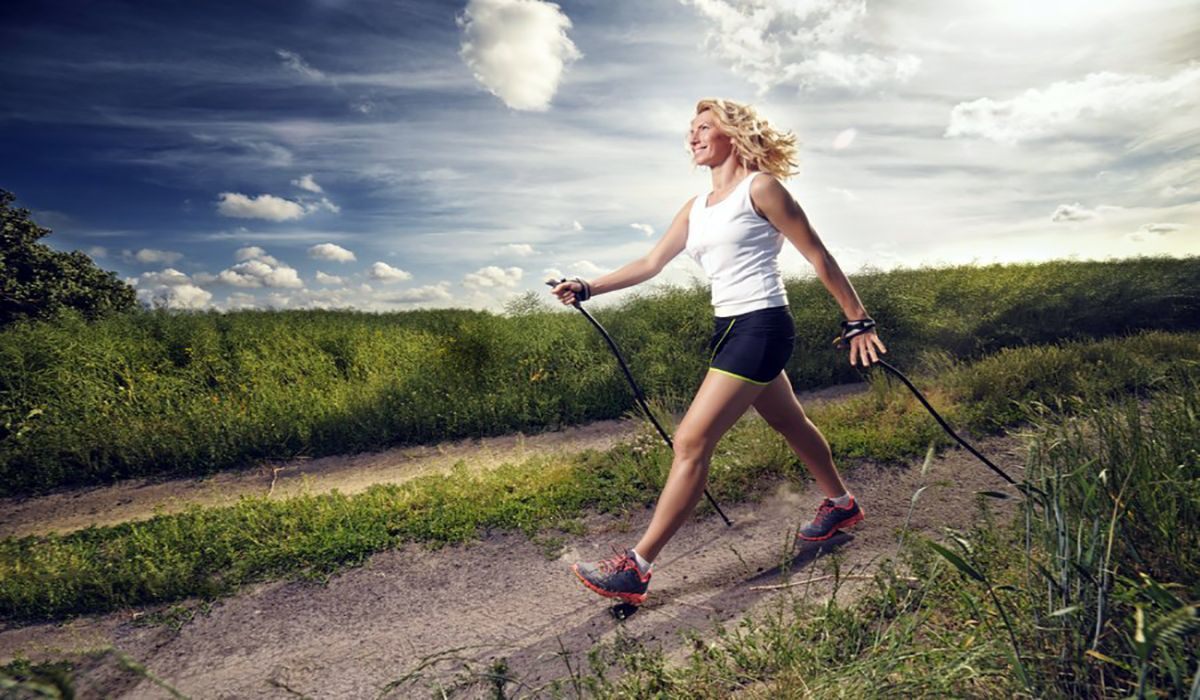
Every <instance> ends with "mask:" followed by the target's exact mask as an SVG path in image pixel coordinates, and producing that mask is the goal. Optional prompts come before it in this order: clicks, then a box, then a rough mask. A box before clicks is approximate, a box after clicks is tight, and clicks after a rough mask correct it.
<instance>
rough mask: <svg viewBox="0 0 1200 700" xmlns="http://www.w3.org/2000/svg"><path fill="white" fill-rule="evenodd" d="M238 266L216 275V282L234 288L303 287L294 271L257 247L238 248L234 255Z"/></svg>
mask: <svg viewBox="0 0 1200 700" xmlns="http://www.w3.org/2000/svg"><path fill="white" fill-rule="evenodd" d="M234 259H235V260H240V261H242V262H239V263H238V264H236V265H234V266H233V267H230V268H228V269H225V270H222V271H221V272H219V273H217V276H216V281H217V282H221V283H224V284H228V285H232V286H234V287H277V288H293V289H298V288H302V287H303V286H304V283H303V282H301V281H300V275H299V274H298V273H297V272H296V270H295V269H293V268H291V267H288V266H287V265H285V264H283V263H281V262H279V261H278V260H276V259H275V258H273V257H271V256H270V255H267V252H266V251H265V250H263V249H262V248H259V247H258V246H247V247H245V248H239V249H238V250H237V252H236V253H235V254H234Z"/></svg>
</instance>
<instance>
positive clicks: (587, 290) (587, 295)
mask: <svg viewBox="0 0 1200 700" xmlns="http://www.w3.org/2000/svg"><path fill="white" fill-rule="evenodd" d="M571 281H572V282H578V283H579V285H580V286H581V287H583V290H582V291H579V292H576V293H575V298H576V299H578V300H579V301H587V300H588V299H591V298H592V285H590V284H588V283H587V281H586V280H584V279H582V278H579V277H572V278H571Z"/></svg>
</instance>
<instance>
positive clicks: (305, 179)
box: [292, 173, 325, 194]
mask: <svg viewBox="0 0 1200 700" xmlns="http://www.w3.org/2000/svg"><path fill="white" fill-rule="evenodd" d="M292 184H293V185H295V186H296V187H299V188H300V189H302V190H307V191H309V192H315V193H316V194H322V193H324V192H325V190H323V189H321V186H320V185H318V184H317V181H316V180H314V179H313V176H312V174H311V173H310V174H308V175H303V176H301V177H300V179H298V180H292Z"/></svg>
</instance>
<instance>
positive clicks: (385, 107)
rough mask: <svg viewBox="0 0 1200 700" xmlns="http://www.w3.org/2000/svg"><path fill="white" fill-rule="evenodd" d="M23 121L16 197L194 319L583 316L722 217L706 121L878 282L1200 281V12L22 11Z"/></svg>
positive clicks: (6, 164)
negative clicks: (1084, 275) (550, 307)
mask: <svg viewBox="0 0 1200 700" xmlns="http://www.w3.org/2000/svg"><path fill="white" fill-rule="evenodd" d="M0 94H2V95H3V96H4V98H3V100H0V188H3V189H5V190H8V191H10V192H12V193H14V194H15V195H16V197H17V200H16V206H20V207H24V208H27V209H29V210H30V211H31V212H32V215H33V218H34V220H35V221H37V222H38V223H39V224H41V225H43V226H45V227H48V228H50V229H52V230H53V233H52V234H51V235H50V236H48V237H46V238H44V239H42V241H43V242H44V243H46V244H47V245H50V246H51V247H53V248H55V249H58V250H82V251H84V252H85V253H87V254H88V255H90V256H91V257H92V258H93V259H94V260H95V261H96V263H97V264H98V265H99V266H101V267H103V268H104V269H108V270H114V271H116V272H117V274H118V275H119V276H120V277H121V278H122V279H125V280H126V281H128V282H129V283H131V284H134V285H135V286H136V288H137V290H138V296H139V298H140V299H141V300H142V301H143V302H145V303H147V304H151V305H155V306H165V307H168V308H190V309H210V308H211V309H219V310H233V309H241V308H277V309H284V308H355V309H360V310H367V311H399V310H407V309H417V308H444V307H456V308H472V309H482V310H489V311H493V312H497V313H499V312H502V311H503V309H504V308H505V304H506V303H507V302H509V301H510V300H513V299H514V298H518V297H520V296H522V295H523V294H525V293H527V292H528V291H531V290H532V291H535V292H537V293H538V294H540V295H542V297H543V298H544V300H545V301H546V302H547V303H548V304H549V302H555V305H557V302H556V301H555V300H554V299H553V297H551V296H550V294H549V287H547V286H546V285H545V280H547V279H548V278H551V277H554V278H560V277H563V276H567V277H574V276H580V277H583V278H585V279H592V278H595V277H598V276H600V275H602V274H605V273H607V272H610V271H612V270H615V269H618V268H620V267H621V266H623V265H625V264H626V263H628V262H630V261H632V260H635V259H636V258H638V257H640V256H641V255H644V254H645V253H647V252H649V250H650V249H651V248H653V246H654V244H655V243H656V242H657V240H658V239H659V238H660V237H661V236H662V235H663V233H664V231H665V229H666V227H667V225H668V224H669V223H670V221H671V219H672V218H673V216H674V215H675V213H676V212H677V211H678V210H679V209H680V208H681V207H682V206H683V205H684V203H686V202H687V201H688V199H690V198H691V197H693V196H695V195H697V194H702V193H706V192H707V191H708V190H710V189H711V177H710V175H709V173H708V171H707V169H705V168H700V167H694V166H693V165H692V164H691V162H690V158H689V156H688V153H687V151H686V148H685V145H684V136H685V133H686V131H687V128H688V124H689V122H690V120H691V118H692V116H693V115H694V109H695V104H696V102H697V101H698V100H699V99H701V98H706V97H721V98H727V99H733V100H738V101H741V102H746V103H749V104H752V105H753V106H754V107H755V108H756V109H757V110H758V112H759V113H760V114H761V115H762V116H763V117H765V118H766V119H767V120H768V121H769V122H770V123H771V125H772V126H775V127H777V128H780V129H784V130H787V131H791V132H792V133H794V134H795V135H796V136H797V138H798V141H799V144H800V154H799V155H800V167H799V174H798V175H796V176H795V177H793V178H791V179H789V180H787V181H785V183H784V184H785V186H786V187H787V188H788V190H789V191H790V192H791V193H792V195H793V196H794V197H795V198H796V200H797V201H798V202H799V203H800V205H801V206H802V207H803V208H804V210H805V212H806V213H807V215H808V217H809V220H810V223H811V224H812V226H813V229H814V230H815V231H816V233H817V235H818V236H819V237H820V238H821V240H822V241H823V242H824V243H825V245H826V247H827V248H828V249H829V250H830V251H831V253H832V254H833V256H834V257H835V259H836V260H837V261H838V263H839V265H840V266H841V267H842V269H843V270H845V271H846V272H847V273H848V274H849V275H850V278H851V281H853V275H854V273H855V272H858V271H862V270H865V269H873V270H888V269H894V268H897V267H910V268H911V267H920V266H941V265H957V264H976V265H983V264H990V263H995V262H1001V263H1007V262H1024V261H1044V260H1051V259H1077V260H1104V259H1112V258H1128V257H1135V256H1140V255H1164V254H1166V255H1173V256H1187V255H1197V254H1200V3H1197V2H1195V1H1194V0H1188V1H1186V2H1178V1H1174V0H1138V1H1137V2H1134V1H1132V0H1126V1H1121V0H1115V1H1110V2H1100V3H1097V2H1084V1H1083V0H1056V1H1055V2H1045V1H1044V0H972V1H970V2H953V1H951V0H901V1H898V2H888V3H883V2H866V0H791V1H785V0H640V1H638V2H632V1H630V0H583V1H578V2H560V3H557V4H555V3H549V2H542V1H541V0H458V1H456V2H447V1H445V0H437V1H429V2H424V1H421V2H418V1H412V2H409V1H395V0H393V1H391V2H383V1H380V0H287V1H286V2H284V1H282V0H281V1H278V2H260V1H258V0H239V1H238V2H223V1H219V0H214V1H213V2H202V3H198V2H168V1H165V0H144V1H141V2H136V3H135V2H118V1H115V0H113V1H102V0H69V1H59V0H39V1H37V2H29V1H26V0H16V1H15V2H14V1H9V2H5V3H3V4H2V5H0ZM780 265H781V267H782V269H783V272H784V274H785V276H789V277H791V276H811V275H812V268H811V266H810V265H809V264H808V262H807V261H806V260H805V259H804V257H803V256H802V255H801V254H800V253H799V252H798V251H797V250H796V249H795V248H794V247H793V246H791V245H790V244H785V246H784V251H783V253H782V254H781V256H780ZM703 275H704V273H703V270H702V269H701V268H700V266H699V265H698V264H697V263H696V262H695V261H693V260H692V259H691V258H689V257H688V256H687V255H686V254H681V255H679V256H678V257H676V258H675V259H674V260H672V261H671V262H670V263H669V264H668V265H667V266H666V268H665V269H664V270H663V271H662V272H661V273H660V274H659V275H658V276H657V277H655V278H653V279H652V280H650V281H649V282H647V283H645V284H644V285H642V286H639V287H633V288H629V289H626V290H621V291H618V292H613V293H611V294H606V295H603V296H600V297H597V298H596V299H595V300H594V302H589V303H591V304H595V305H599V306H601V307H603V306H604V305H607V304H609V303H618V302H620V301H621V299H623V298H625V297H626V295H628V294H630V293H636V292H638V291H650V289H648V288H653V287H654V286H656V285H658V284H660V283H664V284H671V285H675V284H678V285H692V284H694V283H696V282H699V283H701V284H706V280H705V279H704V276H703ZM864 302H865V303H866V305H867V308H868V309H869V308H870V306H871V305H870V300H866V299H865V300H864Z"/></svg>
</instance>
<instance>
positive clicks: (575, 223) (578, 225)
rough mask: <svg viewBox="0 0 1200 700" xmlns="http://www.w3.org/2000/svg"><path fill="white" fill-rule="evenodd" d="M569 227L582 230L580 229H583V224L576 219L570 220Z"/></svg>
mask: <svg viewBox="0 0 1200 700" xmlns="http://www.w3.org/2000/svg"><path fill="white" fill-rule="evenodd" d="M571 228H573V229H575V230H576V231H582V230H583V224H581V223H579V222H578V221H572V222H571Z"/></svg>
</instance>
